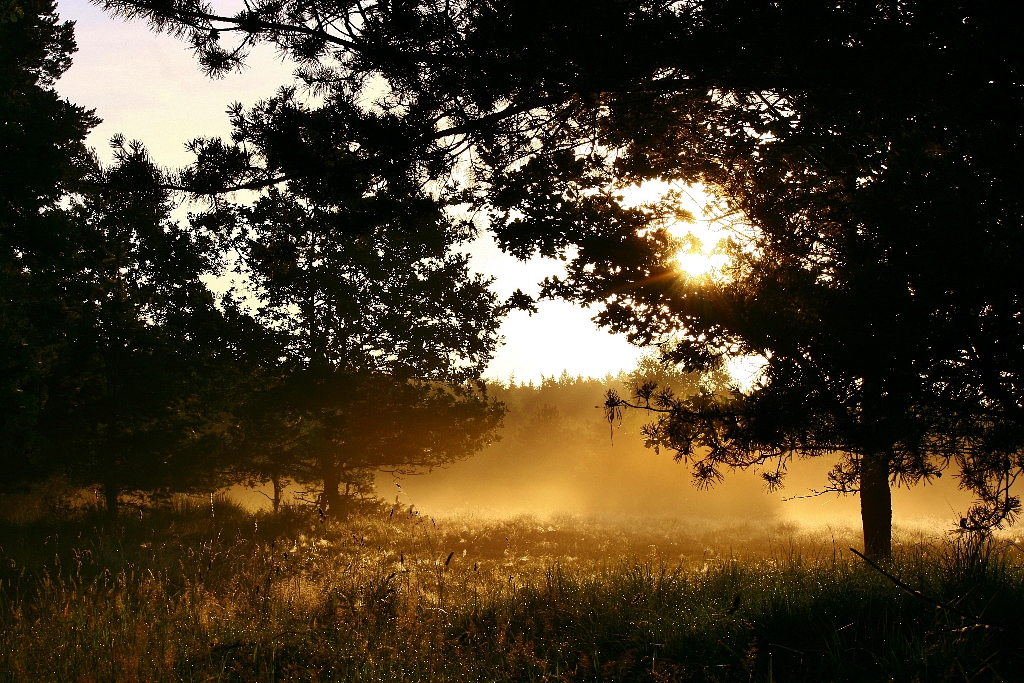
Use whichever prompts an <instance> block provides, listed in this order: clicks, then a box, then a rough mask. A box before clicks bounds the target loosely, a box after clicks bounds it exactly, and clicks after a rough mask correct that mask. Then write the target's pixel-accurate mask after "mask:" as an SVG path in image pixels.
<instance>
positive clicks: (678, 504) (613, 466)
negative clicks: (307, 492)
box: [378, 356, 777, 517]
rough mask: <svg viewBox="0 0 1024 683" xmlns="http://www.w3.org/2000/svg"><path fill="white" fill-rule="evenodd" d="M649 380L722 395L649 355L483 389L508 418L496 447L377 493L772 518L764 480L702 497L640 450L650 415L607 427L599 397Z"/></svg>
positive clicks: (669, 459) (439, 503)
mask: <svg viewBox="0 0 1024 683" xmlns="http://www.w3.org/2000/svg"><path fill="white" fill-rule="evenodd" d="M650 380H654V381H658V382H659V384H661V385H663V386H671V387H672V388H673V389H674V390H675V392H676V393H678V394H681V395H687V394H691V393H694V392H697V391H699V390H702V389H703V390H711V391H714V390H718V391H724V390H725V389H726V387H727V382H728V377H727V376H726V375H724V374H721V373H720V374H715V375H711V376H701V375H697V374H686V373H682V372H677V371H673V370H672V369H670V368H666V367H665V366H663V365H661V364H660V363H659V362H658V361H657V360H656V359H655V358H654V357H650V356H649V357H645V358H643V359H641V361H640V363H639V365H638V367H637V368H636V369H635V370H633V371H632V372H629V373H625V372H623V373H620V374H619V375H618V376H612V375H608V376H606V377H605V378H603V379H595V378H584V377H572V376H569V375H568V374H566V373H563V374H562V375H561V376H560V377H554V376H552V377H546V378H544V379H543V380H542V381H541V382H540V383H539V384H534V383H532V382H531V383H525V384H516V383H509V384H504V385H502V384H498V385H491V389H490V393H491V395H493V396H494V397H495V398H497V399H498V400H500V401H502V402H503V403H504V404H505V407H506V409H507V410H508V413H507V414H506V415H505V421H504V427H503V428H502V429H501V430H500V431H499V432H498V435H499V438H500V440H498V441H497V442H495V443H493V444H491V445H490V446H488V447H487V448H485V449H484V450H483V451H482V452H480V453H479V454H478V455H476V456H474V457H473V458H470V459H469V460H466V461H464V462H460V463H457V464H454V465H452V466H451V467H448V468H444V469H441V470H437V471H434V472H432V473H430V474H429V475H427V476H423V477H415V478H398V479H396V482H397V483H398V485H399V487H400V488H396V487H395V486H394V484H392V483H391V481H392V477H390V476H389V475H388V474H387V473H386V472H385V473H382V474H381V475H380V476H379V477H378V489H379V491H380V492H381V494H382V495H396V494H397V495H398V496H399V500H400V502H403V503H406V504H408V503H413V504H415V505H417V506H419V507H421V508H422V509H424V510H429V511H431V512H456V511H457V512H468V513H473V512H480V513H484V514H502V513H509V512H513V513H519V512H523V511H530V512H536V513H541V514H544V513H561V512H578V513H593V514H614V515H621V514H644V515H650V514H677V515H678V514H684V515H693V516H702V517H712V516H744V517H751V516H753V517H759V516H763V515H765V514H769V513H770V512H772V511H773V510H774V509H775V507H776V506H777V502H776V501H774V500H772V499H771V498H769V497H768V496H765V495H764V482H763V481H761V480H760V479H759V478H758V477H757V476H756V474H755V473H754V472H748V473H737V474H736V476H734V477H730V478H729V479H728V480H727V481H725V482H723V483H722V484H721V485H719V486H716V487H714V488H713V489H712V490H710V491H708V490H701V489H698V488H696V487H694V486H693V480H692V477H691V476H690V471H689V468H688V467H685V466H680V465H679V464H677V463H676V462H675V461H674V455H675V453H674V452H666V451H661V452H660V453H657V454H656V453H655V452H654V451H653V450H651V449H649V448H645V447H644V439H643V436H642V433H641V432H642V429H643V427H644V425H645V424H647V423H649V422H651V421H652V420H653V419H654V418H655V416H653V415H650V414H644V413H641V412H639V411H628V412H625V413H624V414H623V415H622V417H621V419H619V418H617V417H616V419H615V420H614V421H612V422H611V423H609V420H608V419H607V417H606V414H605V411H604V406H603V403H604V397H605V394H606V392H607V391H608V390H614V391H617V392H619V393H623V394H628V393H629V392H630V391H631V388H632V387H634V386H636V385H638V384H640V383H642V382H644V381H650Z"/></svg>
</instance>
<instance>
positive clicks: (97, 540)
mask: <svg viewBox="0 0 1024 683" xmlns="http://www.w3.org/2000/svg"><path fill="white" fill-rule="evenodd" d="M100 522H101V518H100V517H98V516H96V517H93V516H90V515H89V514H85V515H82V516H77V517H76V516H71V517H70V518H68V519H65V520H63V521H61V522H59V523H58V522H49V523H44V522H36V523H22V524H18V525H15V524H8V525H7V526H4V527H3V528H2V529H0V546H2V553H0V562H2V575H0V576H2V591H0V678H2V679H3V680H19V681H164V680H167V681H179V680H182V681H216V680H225V681H236V680H237V681H284V680H296V681H299V680H301V681H316V680H353V681H355V680H358V681H376V680H380V681H442V680H443V681H463V680H464V681H670V680H671V681H685V680H695V681H770V680H774V681H833V680H834V681H885V680H895V681H943V680H957V681H963V680H979V681H984V680H992V681H996V680H1008V681H1010V680H1021V677H1022V674H1021V673H1020V672H1021V670H1022V669H1021V667H1024V658H1022V657H1021V654H1020V651H1021V646H1020V643H1021V642H1024V638H1022V636H1024V632H1022V630H1021V625H1022V616H1021V615H1022V614H1024V611H1022V610H1024V570H1022V565H1021V561H1020V560H1021V558H1022V555H1021V553H1020V552H1019V551H1018V550H1017V549H1016V548H1015V547H1014V546H1013V545H1012V544H1009V543H1007V542H1005V541H992V540H987V541H979V540H977V539H973V540H972V539H959V540H958V539H947V540H935V541H932V542H930V543H924V542H921V541H919V540H918V541H914V540H908V541H905V542H904V543H902V544H900V545H899V546H898V556H897V558H896V560H895V561H894V564H893V566H892V568H891V571H892V572H894V573H895V574H897V575H898V576H899V577H901V578H902V579H903V580H904V581H906V582H907V583H909V584H911V585H912V586H914V587H917V588H919V589H920V590H921V591H922V592H923V593H925V594H926V595H928V596H930V597H934V598H936V599H938V600H940V601H941V602H944V603H947V604H950V605H951V606H955V607H956V608H957V609H958V610H959V611H960V612H961V613H965V614H969V615H973V616H976V617H978V618H979V619H980V620H981V621H984V622H987V623H988V624H989V626H988V627H986V626H979V625H977V624H974V623H972V621H971V620H969V619H965V618H964V617H963V616H962V614H958V613H957V612H954V611H951V610H948V609H937V608H936V607H935V606H934V605H932V604H929V603H928V602H926V601H925V600H922V599H920V598H918V597H915V596H912V595H910V594H908V593H907V592H905V591H902V590H900V589H898V588H897V587H895V586H894V585H893V584H892V583H891V582H890V581H889V580H888V579H886V578H885V577H884V576H882V575H881V574H880V573H878V572H876V571H874V570H872V569H870V568H866V567H865V566H864V565H863V563H862V562H861V561H860V560H859V559H857V558H856V557H854V556H852V555H851V554H850V553H849V551H848V550H846V548H847V547H848V546H849V545H851V539H845V538H839V539H833V538H832V537H831V536H829V535H819V536H807V535H800V534H798V533H796V531H795V530H794V529H792V528H786V527H774V528H764V529H758V528H754V527H752V526H750V525H742V524H735V525H710V524H707V523H703V524H699V523H691V522H685V521H677V522H667V521H662V522H652V521H651V520H633V521H618V522H615V523H612V522H609V521H603V522H602V521H597V520H586V519H574V518H563V519H553V520H538V519H534V518H518V519H512V520H471V519H446V520H432V519H430V518H428V517H424V516H421V515H418V514H416V513H415V512H410V511H409V510H406V509H390V508H381V509H379V510H378V511H375V512H372V513H369V514H366V515H363V516H360V517H358V518H355V519H352V520H350V521H348V522H345V523H331V524H327V523H324V522H323V521H321V520H320V519H319V517H318V516H316V515H315V514H313V515H310V514H308V513H305V512H303V511H300V510H295V509H291V510H286V511H285V512H283V513H281V514H279V515H276V516H272V515H266V514H262V515H253V514H250V513H247V512H245V511H244V510H242V509H240V508H237V507H234V506H232V505H230V504H228V503H225V502H222V501H220V502H218V503H217V505H216V506H215V508H214V510H213V516H211V509H210V506H209V502H208V501H207V502H206V503H205V504H199V503H194V504H193V503H189V502H188V501H187V500H184V499H183V500H179V501H178V502H177V504H176V505H175V506H173V507H169V508H167V509H161V510H155V511H152V512H146V513H143V514H141V516H140V515H139V513H137V512H136V513H134V514H130V515H126V516H124V517H123V518H122V519H121V521H120V525H119V527H118V528H117V529H115V530H109V529H106V530H105V529H103V528H102V526H101V524H100Z"/></svg>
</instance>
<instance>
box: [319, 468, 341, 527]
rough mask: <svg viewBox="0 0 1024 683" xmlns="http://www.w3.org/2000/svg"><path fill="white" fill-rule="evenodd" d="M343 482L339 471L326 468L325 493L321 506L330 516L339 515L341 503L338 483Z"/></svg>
mask: <svg viewBox="0 0 1024 683" xmlns="http://www.w3.org/2000/svg"><path fill="white" fill-rule="evenodd" d="M340 483H341V477H339V476H338V472H337V471H336V470H335V469H334V468H332V467H328V468H325V471H324V495H323V497H322V498H321V499H320V507H321V508H322V509H323V511H324V514H326V515H328V516H336V517H337V516H339V515H338V513H339V512H340V509H339V508H340V507H341V503H340V501H339V495H338V485H339V484H340Z"/></svg>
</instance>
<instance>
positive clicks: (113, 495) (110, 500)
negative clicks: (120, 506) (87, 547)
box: [103, 483, 121, 522]
mask: <svg viewBox="0 0 1024 683" xmlns="http://www.w3.org/2000/svg"><path fill="white" fill-rule="evenodd" d="M119 493H121V491H120V489H119V488H118V487H117V486H116V485H115V484H110V483H107V484H104V485H103V499H104V501H105V502H106V515H107V519H108V520H110V521H111V522H116V521H117V496H118V494H119Z"/></svg>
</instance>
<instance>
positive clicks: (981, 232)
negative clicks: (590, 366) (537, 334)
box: [104, 0, 1024, 557]
mask: <svg viewBox="0 0 1024 683" xmlns="http://www.w3.org/2000/svg"><path fill="white" fill-rule="evenodd" d="M104 5H105V6H106V7H108V8H109V9H111V10H115V11H117V12H119V13H124V14H126V15H128V16H141V17H144V18H146V19H148V20H149V21H150V22H151V23H152V24H153V25H154V26H155V27H157V28H162V29H169V30H172V31H177V32H179V33H180V34H182V35H184V36H186V37H187V38H188V39H189V40H190V41H191V43H192V45H193V46H194V48H195V49H196V51H197V53H198V55H199V56H200V60H201V62H202V64H203V65H204V67H205V68H206V69H207V70H208V71H209V72H211V73H218V72H222V71H224V70H229V69H232V68H236V67H237V66H239V65H240V64H241V63H242V62H243V61H244V56H245V48H246V47H247V46H248V45H251V44H253V43H255V42H259V41H266V42H270V43H273V44H275V45H276V46H277V47H278V48H279V49H281V50H283V51H284V52H286V53H287V54H289V55H291V56H293V57H294V58H295V59H297V60H298V61H299V63H300V64H302V65H303V66H302V68H301V69H300V72H299V77H300V79H302V80H303V81H305V82H306V83H307V84H308V85H310V86H311V87H312V88H313V89H314V90H315V91H317V92H320V93H327V97H326V98H325V100H324V102H325V103H324V106H323V107H321V108H320V109H319V110H318V119H319V121H321V122H322V123H323V126H322V127H321V128H319V129H318V131H317V132H318V134H317V135H316V136H306V137H305V138H301V139H300V138H299V137H298V136H296V135H292V136H291V137H290V138H289V139H291V140H293V141H297V142H299V143H300V144H298V145H297V146H295V147H294V148H289V150H288V151H289V153H288V154H279V155H270V156H266V157H264V158H262V159H256V160H254V159H252V158H251V157H249V156H247V155H246V153H245V149H246V147H245V143H247V142H248V136H249V133H248V132H247V131H246V130H244V129H239V132H238V135H237V136H236V137H237V140H236V141H237V143H238V144H237V146H236V147H234V148H228V147H222V148H218V153H217V154H209V155H207V157H206V159H205V161H206V162H208V163H205V164H204V163H200V164H199V166H198V167H197V168H198V169H199V170H198V171H197V172H195V173H193V174H192V175H191V176H186V177H185V178H183V180H184V182H185V183H186V184H188V183H195V182H196V179H197V178H203V177H204V173H205V174H206V176H205V177H206V178H207V179H208V178H213V177H216V178H220V179H221V180H219V181H217V182H215V183H210V182H209V181H208V180H207V181H206V185H207V186H208V187H214V186H217V187H219V188H220V189H230V188H232V187H267V186H272V185H276V184H278V183H282V182H290V183H305V184H308V185H310V186H314V185H316V186H317V187H320V188H324V189H326V188H330V187H332V186H331V185H330V184H319V185H318V184H317V183H318V182H319V181H318V180H317V179H318V178H319V177H320V176H322V174H323V171H324V169H325V166H324V164H325V163H328V162H331V163H333V162H332V161H331V160H333V158H334V155H335V153H336V151H337V150H339V149H350V148H352V147H353V146H355V147H358V149H359V150H360V154H359V155H355V156H356V157H358V161H359V163H358V164H356V166H358V168H359V169H360V172H362V173H365V174H367V175H368V176H371V177H374V178H377V179H383V178H391V177H395V173H396V165H397V167H399V170H398V171H397V172H398V173H399V174H401V175H402V176H403V177H404V178H406V179H409V178H413V179H415V178H419V179H420V180H421V181H422V180H424V179H428V178H429V179H433V180H434V181H435V182H442V183H443V182H454V181H456V180H457V179H458V178H459V177H460V173H462V172H463V171H464V170H465V169H466V168H467V167H468V168H469V169H470V173H469V174H468V175H469V176H470V178H471V179H472V182H470V183H468V184H467V188H466V189H467V190H469V192H470V197H469V198H470V199H472V200H473V201H474V202H476V204H477V205H478V206H480V207H482V208H485V209H487V210H488V211H489V212H490V216H491V227H492V229H493V230H494V232H495V235H496V237H497V239H498V241H499V243H500V244H501V245H502V246H503V248H505V249H507V250H508V251H510V252H512V253H514V254H516V255H519V256H523V257H525V256H528V255H530V254H534V253H543V254H549V255H551V254H557V255H563V256H566V257H567V258H568V262H567V266H568V275H567V277H565V278H562V279H556V280H551V281H549V282H547V283H546V287H545V289H544V293H545V294H547V295H556V296H563V297H566V298H570V299H574V300H577V301H582V302H603V303H604V305H605V307H604V309H603V311H602V312H601V313H600V314H599V315H598V320H599V321H601V322H602V323H604V324H606V325H607V326H609V327H610V328H611V329H613V330H617V331H624V332H627V333H629V334H630V335H631V337H632V338H633V339H634V340H636V341H638V342H653V341H659V340H662V339H664V338H666V337H668V336H672V337H675V338H676V339H677V340H678V344H677V345H676V346H675V349H674V351H673V352H672V354H671V355H670V359H671V360H673V361H677V362H682V363H684V364H685V365H686V367H687V368H689V369H708V368H712V367H715V366H716V365H718V364H720V363H721V361H722V359H723V358H724V357H726V356H728V355H734V354H759V355H762V356H764V357H765V358H767V359H768V365H767V368H766V371H765V374H764V379H763V381H762V383H761V384H760V385H759V386H758V387H757V388H756V390H755V391H754V392H753V394H752V395H750V396H738V395H737V396H735V397H734V398H733V399H730V400H727V401H726V400H721V399H720V398H719V399H714V400H711V399H710V398H706V397H705V398H701V399H693V400H691V401H689V402H678V401H672V400H669V399H668V398H667V397H665V396H662V399H660V401H659V402H658V403H657V404H656V406H655V407H658V409H661V410H666V411H668V412H667V413H666V415H667V416H668V422H666V423H664V424H665V431H664V435H665V436H664V441H663V443H664V444H665V445H667V446H669V447H672V448H678V449H679V452H680V453H681V454H682V455H683V456H684V457H686V458H688V459H689V458H695V461H694V464H695V467H696V472H697V473H698V474H699V475H700V476H702V477H704V478H705V479H706V480H708V481H712V480H714V479H716V478H718V477H719V476H721V471H722V468H723V467H724V468H728V467H752V466H764V467H767V468H768V469H767V472H766V474H767V479H768V482H769V484H771V485H776V484H777V483H779V481H780V475H781V473H782V472H783V471H784V465H785V463H786V462H787V461H788V459H790V458H792V457H794V456H819V455H826V454H828V455H832V454H845V455H840V456H839V457H840V463H839V465H838V466H837V468H836V470H835V473H834V477H833V484H834V485H835V487H836V488H837V489H839V490H845V491H852V490H854V489H856V490H859V492H860V495H861V500H862V508H863V512H864V525H865V543H866V549H867V552H868V553H869V554H870V555H872V556H876V557H884V556H886V555H887V554H888V553H889V545H890V536H891V532H890V527H891V506H890V497H889V486H890V484H891V482H893V481H895V480H900V481H903V482H906V483H915V482H917V481H920V480H927V479H929V478H931V477H933V476H937V475H938V474H940V473H941V471H942V470H944V469H945V468H946V467H947V466H948V465H949V464H950V463H951V462H952V461H956V463H957V465H959V468H960V471H961V477H962V480H961V481H962V483H963V484H964V485H965V486H967V487H968V488H970V489H972V490H973V491H975V492H976V493H977V494H978V496H979V498H980V503H981V504H980V505H979V506H978V507H977V508H975V509H974V510H972V511H971V513H970V514H968V516H967V517H965V518H964V520H963V522H962V524H963V525H964V526H965V527H971V528H983V527H987V526H989V525H992V524H995V523H999V522H1000V521H1001V520H1004V519H1007V518H1012V516H1013V515H1014V514H1015V513H1016V510H1017V508H1018V501H1017V500H1016V498H1015V497H1014V496H1013V495H1012V494H1011V492H1010V486H1011V484H1012V482H1013V480H1014V478H1015V477H1016V476H1017V475H1018V474H1019V473H1020V472H1021V469H1022V466H1024V461H1022V449H1021V444H1022V443H1024V441H1022V436H1024V434H1022V432H1021V425H1022V420H1021V415H1022V413H1021V411H1022V408H1024V400H1022V397H1021V390H1020V387H1021V376H1022V372H1024V367H1022V356H1024V354H1022V352H1021V349H1022V348H1024V343H1022V342H1024V340H1022V332H1024V329H1022V325H1024V322H1022V321H1024V315H1022V314H1024V311H1022V305H1024V304H1022V300H1024V297H1022V292H1021V281H1020V278H1019V277H1018V276H1017V274H1016V272H1017V271H1016V264H1017V263H1019V261H1020V257H1021V253H1020V250H1021V241H1020V239H1019V231H1020V227H1021V226H1020V216H1021V215H1022V212H1021V207H1020V199H1019V194H1018V193H1017V192H1016V191H1015V188H1016V187H1017V186H1018V185H1019V181H1020V178H1019V176H1020V174H1021V170H1020V169H1021V167H1020V164H1019V163H1017V156H1018V155H1017V152H1018V147H1019V145H1020V144H1021V140H1022V139H1024V137H1022V135H1021V130H1020V127H1021V125H1022V123H1021V122H1022V120H1024V119H1022V117H1021V115H1020V114H1021V101H1020V97H1021V96H1020V90H1021V89H1020V78H1019V74H1020V62H1021V59H1020V57H1021V54H1020V48H1019V41H1018V40H1016V38H1015V33H1014V32H1015V31H1016V29H1017V27H1019V26H1020V24H1021V12H1022V10H1021V8H1020V7H1019V6H1018V5H1017V4H1015V3H1010V2H1006V1H1000V0H993V1H991V2H981V3H971V4H965V3H959V2H953V1H944V2H933V1H928V2H906V3H878V2H867V1H860V0H853V1H852V2H844V3H840V4H838V5H837V4H836V3H832V2H823V1H819V0H793V1H788V0H787V1H783V2H775V1H768V0H716V1H714V2H705V3H675V2H663V3H662V2H656V3H637V2H631V1H629V0H599V1H598V2H585V3H584V2H561V3H541V2H536V0H522V1H517V2H505V3H485V2H476V1H474V0H465V1H463V2H444V3H440V2H431V1H426V0H425V1H422V2H415V1H410V2H381V3H377V4H363V3H346V2H338V1H337V0H302V1H299V0H295V1H292V2H277V1H276V0H275V1H270V0H267V1H264V2H253V3H250V4H249V5H247V6H246V8H245V9H244V10H242V11H240V12H239V13H237V14H235V15H233V16H219V15H217V14H215V13H214V12H213V11H212V9H211V8H210V7H209V6H208V5H206V4H204V3H202V2H197V1H196V0H107V2H105V3H104ZM225 36H241V44H240V45H238V46H230V45H229V46H225V45H223V44H222V42H221V41H222V40H223V39H224V38H225ZM236 47H237V49H236ZM382 84H383V85H384V86H385V87H382ZM374 92H376V93H381V92H382V93H383V95H379V96H377V97H376V104H375V105H374V106H373V107H366V106H360V103H365V102H367V101H373V100H374V97H373V93H374ZM259 116H261V117H265V118H269V119H273V120H274V121H275V122H276V123H275V126H274V127H276V128H277V129H279V130H292V131H298V130H300V128H301V127H296V126H295V125H293V121H292V120H291V119H289V112H287V111H284V110H280V109H275V108H273V107H263V108H260V109H259ZM254 117H255V115H254ZM295 150H303V151H300V152H296V151H295ZM360 155H361V156H360ZM346 158H352V157H351V156H349V157H346ZM310 160H314V161H317V162H318V163H309V161H310ZM412 160H415V161H412ZM254 161H255V162H256V163H253V162H254ZM392 161H397V163H392ZM332 168H333V167H332ZM347 168H351V167H347ZM328 177H329V176H328ZM651 179H661V180H666V181H669V182H677V181H678V182H700V183H702V184H703V185H705V186H706V187H708V188H710V189H711V190H712V191H713V192H714V193H715V194H716V196H717V197H718V198H719V200H720V203H721V205H722V206H723V207H724V212H725V213H726V214H728V215H735V216H740V217H741V220H740V225H739V227H738V229H737V231H736V236H735V238H734V239H733V240H731V242H730V244H729V247H730V249H731V253H732V256H733V265H732V266H731V268H730V269H729V272H728V273H727V277H726V278H724V279H721V280H702V279H696V278H687V277H686V276H685V275H684V274H681V273H678V272H677V271H676V269H675V268H674V267H673V265H672V258H673V256H674V253H675V251H676V250H677V249H678V248H679V245H678V242H676V241H674V240H673V239H672V237H671V234H670V232H669V231H668V230H667V226H666V222H667V220H668V219H669V218H671V216H672V215H673V211H672V207H671V198H670V199H669V202H668V204H669V205H667V206H665V205H663V206H660V207H647V208H644V207H641V208H639V209H626V208H623V206H622V203H621V201H620V194H619V191H620V190H621V189H622V188H623V187H625V186H628V185H630V184H635V183H641V182H644V181H646V180H651ZM570 248H571V249H570ZM654 396H655V394H654V393H649V394H648V395H647V396H644V395H641V396H639V399H640V402H641V404H643V405H645V406H646V405H648V401H651V400H652V399H653V398H654ZM621 405H622V404H621V403H616V402H615V401H612V402H611V403H610V407H611V408H613V409H614V408H615V407H617V406H618V407H621ZM651 405H655V404H651ZM698 447H699V450H698ZM708 449H710V450H708Z"/></svg>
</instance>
